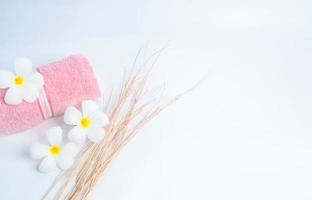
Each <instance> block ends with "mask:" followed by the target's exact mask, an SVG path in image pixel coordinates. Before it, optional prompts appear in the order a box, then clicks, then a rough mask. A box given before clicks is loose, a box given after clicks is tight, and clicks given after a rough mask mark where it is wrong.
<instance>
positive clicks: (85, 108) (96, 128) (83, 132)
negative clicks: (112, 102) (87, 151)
mask: <svg viewBox="0 0 312 200" xmlns="http://www.w3.org/2000/svg"><path fill="white" fill-rule="evenodd" d="M81 108H82V113H81V112H80V111H79V110H78V109H77V108H75V107H72V106H71V107H68V108H67V109H66V111H65V113H64V122H65V123H66V124H69V125H73V126H75V127H74V128H72V129H71V130H70V131H69V133H68V138H69V140H71V141H73V142H75V143H79V144H81V143H83V142H85V139H86V137H87V138H88V139H89V140H91V141H92V142H98V141H100V140H102V139H103V138H104V134H105V129H104V126H106V125H107V124H108V123H109V120H108V118H107V116H106V115H105V114H104V113H103V112H100V111H99V107H98V105H97V104H96V103H95V102H93V101H90V100H87V101H83V102H82V104H81Z"/></svg>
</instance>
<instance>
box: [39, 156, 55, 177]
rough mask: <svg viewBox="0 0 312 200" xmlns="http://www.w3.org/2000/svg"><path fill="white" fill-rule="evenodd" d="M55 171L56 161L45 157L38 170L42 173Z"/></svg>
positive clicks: (50, 157)
mask: <svg viewBox="0 0 312 200" xmlns="http://www.w3.org/2000/svg"><path fill="white" fill-rule="evenodd" d="M55 169H56V160H55V158H54V157H52V156H47V157H45V158H44V159H43V160H42V161H41V163H40V165H39V168H38V170H39V171H40V172H43V173H47V172H51V171H53V170H55Z"/></svg>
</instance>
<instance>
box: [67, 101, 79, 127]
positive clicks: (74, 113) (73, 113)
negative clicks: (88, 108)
mask: <svg viewBox="0 0 312 200" xmlns="http://www.w3.org/2000/svg"><path fill="white" fill-rule="evenodd" d="M81 118H82V115H81V112H80V111H79V110H78V109H77V108H75V107H73V106H70V107H68V108H67V109H66V110H65V113H64V122H65V123H66V124H69V125H79V122H80V119H81Z"/></svg>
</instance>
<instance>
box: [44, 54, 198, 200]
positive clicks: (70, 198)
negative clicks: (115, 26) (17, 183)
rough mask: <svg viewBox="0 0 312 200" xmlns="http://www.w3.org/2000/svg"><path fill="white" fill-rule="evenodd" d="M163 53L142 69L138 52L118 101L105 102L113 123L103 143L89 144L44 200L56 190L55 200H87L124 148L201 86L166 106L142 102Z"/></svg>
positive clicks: (145, 63)
mask: <svg viewBox="0 0 312 200" xmlns="http://www.w3.org/2000/svg"><path fill="white" fill-rule="evenodd" d="M161 51H162V49H161V50H160V51H158V52H156V53H155V54H153V55H152V56H151V57H150V58H149V59H148V60H147V61H145V62H144V63H143V64H141V65H140V64H138V63H137V62H138V58H139V55H140V52H141V50H140V51H139V52H138V54H137V56H136V58H135V62H134V67H133V71H132V72H131V73H130V75H129V77H128V78H127V79H125V81H124V82H123V85H122V87H121V90H120V93H119V95H118V98H117V100H116V101H115V102H114V103H113V100H112V99H113V97H112V96H113V93H112V92H111V94H110V96H109V98H108V101H107V102H106V106H109V107H104V108H103V109H104V110H105V111H107V113H108V115H109V119H110V124H109V125H108V127H106V128H105V129H106V136H105V139H104V140H103V141H102V142H100V143H96V144H90V143H89V144H87V145H86V146H85V148H84V149H83V150H82V151H81V152H80V153H79V156H77V157H78V158H77V160H76V163H75V164H74V165H73V167H72V168H71V169H70V170H68V171H66V172H65V173H64V174H62V175H61V176H60V177H58V178H57V179H56V180H55V182H54V183H53V185H52V186H51V188H50V190H49V191H48V192H47V193H46V195H45V196H44V197H43V198H42V199H46V198H47V197H48V196H49V195H50V193H51V191H52V190H53V189H57V193H56V195H55V196H54V198H53V199H55V200H60V199H67V200H78V199H81V200H85V199H88V197H89V194H90V192H91V190H92V189H93V188H94V186H95V185H96V183H97V182H98V181H99V179H100V177H101V175H103V173H104V171H105V169H106V168H107V167H108V165H109V164H110V162H111V161H112V160H113V158H114V157H115V156H116V155H118V153H119V152H120V151H121V150H122V149H123V147H124V146H125V145H126V144H128V143H129V141H131V139H132V138H133V137H134V136H135V135H136V134H137V133H139V131H140V130H141V129H142V128H143V127H144V126H145V125H146V124H147V123H148V122H150V121H151V120H152V119H154V118H155V117H156V116H157V115H158V114H159V113H160V112H162V111H163V110H164V109H166V108H167V107H168V106H170V105H171V104H173V103H174V102H176V101H177V100H179V99H180V98H181V97H183V96H184V95H186V94H187V93H189V92H190V91H192V90H193V89H194V88H195V87H197V85H198V84H200V83H198V84H196V85H195V86H194V87H192V88H191V89H189V90H187V91H185V92H183V93H181V94H178V95H176V96H175V97H174V98H173V99H171V100H170V101H169V102H167V103H166V104H164V105H157V104H155V102H158V101H159V100H160V97H155V98H153V99H151V100H149V101H147V102H143V97H144V95H145V94H146V93H148V89H147V84H148V80H149V78H150V74H151V70H152V67H153V66H154V64H155V62H156V60H157V59H158V57H159V55H160V53H161ZM153 58H155V60H154V62H153V63H152V67H151V68H149V70H148V71H144V70H145V69H144V68H145V67H146V65H147V63H148V62H149V61H150V60H151V59H153ZM109 110H110V112H109Z"/></svg>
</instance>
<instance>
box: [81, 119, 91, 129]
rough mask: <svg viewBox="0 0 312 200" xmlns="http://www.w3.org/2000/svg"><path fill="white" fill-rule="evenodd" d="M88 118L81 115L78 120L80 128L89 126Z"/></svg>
mask: <svg viewBox="0 0 312 200" xmlns="http://www.w3.org/2000/svg"><path fill="white" fill-rule="evenodd" d="M90 123H91V121H90V118H89V117H83V118H82V119H81V120H80V126H81V128H89V127H90Z"/></svg>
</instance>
